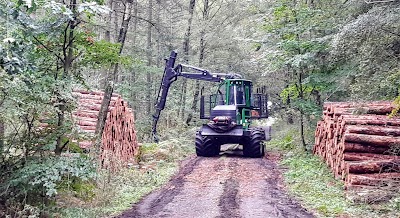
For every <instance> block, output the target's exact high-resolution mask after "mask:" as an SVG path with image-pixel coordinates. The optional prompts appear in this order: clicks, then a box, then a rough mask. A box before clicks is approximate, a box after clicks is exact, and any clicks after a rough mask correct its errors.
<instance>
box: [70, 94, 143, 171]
mask: <svg viewBox="0 0 400 218" xmlns="http://www.w3.org/2000/svg"><path fill="white" fill-rule="evenodd" d="M73 96H74V97H76V98H77V99H78V108H77V109H76V110H75V111H74V112H73V113H72V115H73V118H74V122H75V124H76V125H77V126H78V127H79V129H80V130H81V131H82V132H84V133H87V134H89V135H92V136H94V133H95V130H96V124H97V119H98V115H99V111H100V107H101V103H102V101H103V96H104V93H103V92H99V91H86V90H74V92H73ZM78 144H79V147H81V148H83V149H89V148H91V147H92V146H93V141H92V140H83V141H79V142H78ZM137 154H138V142H137V139H136V132H135V126H134V116H133V111H132V109H131V108H129V106H128V104H127V102H125V101H124V100H123V99H122V98H121V96H120V95H118V94H113V95H112V97H111V102H110V106H109V108H108V114H107V120H106V123H105V127H104V131H103V135H102V145H101V159H102V164H103V166H105V167H107V168H112V169H116V167H117V165H120V164H123V165H124V164H127V163H128V162H131V161H132V160H133V158H134V156H135V155H137Z"/></svg>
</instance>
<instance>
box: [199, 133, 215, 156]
mask: <svg viewBox="0 0 400 218" xmlns="http://www.w3.org/2000/svg"><path fill="white" fill-rule="evenodd" d="M220 149H221V146H220V145H217V144H215V143H213V140H212V139H210V138H207V137H203V136H201V135H200V134H199V133H197V134H196V154H197V156H200V157H214V156H217V155H219V151H220Z"/></svg>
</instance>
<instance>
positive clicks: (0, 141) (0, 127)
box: [0, 119, 5, 154]
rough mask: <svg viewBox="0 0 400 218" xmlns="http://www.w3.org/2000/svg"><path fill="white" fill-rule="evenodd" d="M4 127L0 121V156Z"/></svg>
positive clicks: (2, 147) (2, 146)
mask: <svg viewBox="0 0 400 218" xmlns="http://www.w3.org/2000/svg"><path fill="white" fill-rule="evenodd" d="M4 137H5V126H4V122H3V120H1V119H0V154H1V153H3V149H4Z"/></svg>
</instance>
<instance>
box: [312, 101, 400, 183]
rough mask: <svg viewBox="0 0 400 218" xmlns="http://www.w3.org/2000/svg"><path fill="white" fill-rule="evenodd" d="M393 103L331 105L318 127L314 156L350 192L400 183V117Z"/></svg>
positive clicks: (335, 103)
mask: <svg viewBox="0 0 400 218" xmlns="http://www.w3.org/2000/svg"><path fill="white" fill-rule="evenodd" d="M394 108H395V106H394V105H393V104H392V103H391V102H389V101H377V102H365V103H355V102H327V103H325V104H324V111H323V120H321V121H319V122H318V123H317V128H316V131H315V145H314V148H313V152H314V154H316V155H318V156H320V157H321V158H322V159H323V160H324V161H325V162H326V163H327V164H328V166H329V167H330V168H331V170H332V172H333V173H334V175H335V177H336V178H340V179H343V180H344V181H345V186H346V188H352V187H355V188H357V187H359V186H363V187H364V186H367V187H368V186H370V187H371V188H372V187H376V186H385V185H389V184H398V183H399V182H400V156H399V155H400V117H398V116H394V117H389V116H388V114H390V113H391V111H392V110H393V109H394Z"/></svg>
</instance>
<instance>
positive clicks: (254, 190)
mask: <svg viewBox="0 0 400 218" xmlns="http://www.w3.org/2000/svg"><path fill="white" fill-rule="evenodd" d="M275 159H276V158H274V157H273V156H271V155H267V156H266V157H264V158H262V159H261V158H243V157H241V156H238V155H234V156H232V155H228V156H227V155H224V156H221V157H215V158H204V157H195V156H192V157H190V158H188V159H186V160H185V161H184V162H183V163H182V166H181V168H180V171H179V173H178V174H177V175H176V176H175V177H174V178H173V179H172V180H171V181H170V182H169V183H168V184H166V185H165V186H164V187H163V188H161V189H160V190H158V191H155V192H153V193H151V194H150V195H148V196H147V197H145V198H144V199H142V201H140V202H139V203H137V204H135V205H133V207H132V209H130V210H128V211H125V212H124V213H123V214H122V215H120V216H118V217H119V218H127V217H182V218H189V217H204V218H212V217H215V218H228V217H229V218H235V217H243V218H245V217H313V215H312V214H311V213H310V212H308V211H306V210H305V209H304V208H302V207H301V205H300V204H299V203H297V202H296V201H295V200H294V199H293V198H291V197H289V196H288V194H287V193H286V192H285V191H284V188H283V186H282V183H281V181H282V179H281V172H280V170H279V169H278V167H277V165H276V163H275V162H276V161H275Z"/></svg>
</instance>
